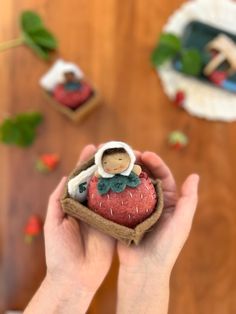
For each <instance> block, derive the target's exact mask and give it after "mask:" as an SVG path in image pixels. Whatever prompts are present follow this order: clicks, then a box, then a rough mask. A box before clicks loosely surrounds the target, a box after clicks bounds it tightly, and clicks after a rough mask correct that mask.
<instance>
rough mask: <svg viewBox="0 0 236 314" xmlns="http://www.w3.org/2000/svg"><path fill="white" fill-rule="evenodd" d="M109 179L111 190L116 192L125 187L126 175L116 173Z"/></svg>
mask: <svg viewBox="0 0 236 314" xmlns="http://www.w3.org/2000/svg"><path fill="white" fill-rule="evenodd" d="M110 180H111V190H112V191H113V192H116V193H120V192H122V191H124V189H125V188H126V183H127V177H125V176H121V175H116V176H114V177H113V178H111V179H110Z"/></svg>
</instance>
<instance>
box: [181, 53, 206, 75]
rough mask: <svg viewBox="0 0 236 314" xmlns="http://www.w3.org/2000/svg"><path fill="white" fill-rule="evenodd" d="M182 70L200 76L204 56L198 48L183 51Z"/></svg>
mask: <svg viewBox="0 0 236 314" xmlns="http://www.w3.org/2000/svg"><path fill="white" fill-rule="evenodd" d="M181 63H182V69H181V71H182V72H183V73H185V74H188V75H193V76H198V75H199V74H200V72H201V70H202V58H201V55H200V53H199V51H198V50H196V49H190V50H184V51H183V52H182V53H181Z"/></svg>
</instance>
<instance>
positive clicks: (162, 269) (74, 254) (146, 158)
mask: <svg viewBox="0 0 236 314" xmlns="http://www.w3.org/2000/svg"><path fill="white" fill-rule="evenodd" d="M95 152H96V147H95V146H94V145H88V146H86V147H85V148H84V149H83V151H82V153H81V155H80V158H79V163H82V162H84V161H85V160H87V159H88V158H89V157H91V156H92V155H93V154H94V153H95ZM136 154H137V159H138V161H140V162H141V164H143V165H144V166H145V167H146V168H147V169H149V171H150V172H151V173H152V176H153V177H154V178H159V179H160V180H161V181H162V187H163V192H164V211H163V214H162V216H161V218H160V220H159V222H158V223H157V225H156V226H155V228H154V229H153V230H152V232H150V233H149V234H147V235H146V236H145V238H144V239H143V241H142V242H141V244H140V245H139V246H137V247H136V246H131V247H126V246H125V245H123V244H121V243H117V242H116V241H115V240H114V239H112V238H111V237H109V236H106V235H105V234H102V233H100V232H99V231H97V230H95V229H93V228H92V227H90V226H88V225H86V224H84V223H83V222H79V223H78V221H76V220H75V219H74V218H72V217H67V216H66V215H65V214H64V213H63V211H62V208H61V205H60V197H61V194H62V190H63V188H64V186H65V183H66V178H63V179H62V180H61V182H60V183H59V185H58V186H57V188H56V189H55V191H54V192H53V193H52V195H51V196H50V200H49V205H48V211H47V217H46V222H45V248H46V263H47V275H46V281H47V282H49V284H50V286H51V287H55V288H53V289H54V293H56V294H57V295H58V297H61V296H62V295H63V296H64V297H65V293H66V291H67V294H69V293H71V291H72V290H73V289H74V291H77V293H78V295H82V296H83V300H84V301H83V302H84V308H83V309H82V305H81V308H80V310H81V313H82V312H83V313H85V312H86V310H87V308H88V306H89V304H90V302H91V300H92V298H93V296H94V294H95V293H96V291H97V289H98V288H99V286H100V285H101V283H102V282H103V280H104V278H105V276H106V275H107V273H108V271H109V269H110V266H111V263H112V259H113V254H114V251H115V249H117V252H118V257H119V261H120V269H119V278H118V312H120V313H128V311H129V310H131V307H132V311H133V313H138V311H137V310H134V307H135V306H138V305H137V300H138V299H139V295H138V294H142V298H141V299H142V305H139V310H140V313H142V310H141V308H142V307H143V311H144V307H145V306H147V305H148V304H149V306H151V302H152V296H151V294H152V291H155V292H156V294H155V293H154V297H155V298H158V297H159V298H160V299H162V303H163V304H159V305H160V307H162V310H161V308H160V309H159V311H157V312H158V313H165V311H167V306H168V285H169V276H170V273H171V270H172V268H173V265H174V263H175V261H176V259H177V257H178V255H179V253H180V251H181V249H182V247H183V245H184V243H185V241H186V239H187V237H188V234H189V232H190V229H191V225H192V220H193V216H194V213H195V209H196V205H197V189H198V181H199V177H198V175H195V174H193V175H190V176H189V177H188V178H187V179H186V181H185V182H184V184H183V186H182V188H181V194H180V197H178V196H177V191H176V184H175V180H174V178H173V176H172V174H171V172H170V170H169V169H168V167H167V166H166V165H165V163H164V162H163V161H162V160H161V159H160V157H158V156H157V155H156V154H154V153H151V152H144V153H140V152H136ZM158 285H159V287H158ZM160 286H162V287H160ZM159 288H160V289H162V290H163V293H164V294H165V296H163V295H161V294H160V293H159V292H158V291H159V290H158V289H159ZM146 289H147V290H146ZM144 291H150V295H149V296H148V298H149V300H147V302H146V303H145V300H144V299H143V292H144ZM68 298H69V296H68ZM135 300H136V301H135ZM78 302H79V298H78ZM154 302H155V301H154ZM160 302H161V301H160ZM119 303H120V304H119ZM145 304H146V305H145ZM68 313H69V312H68ZM145 313H146V312H145ZM147 313H149V312H148V311H147ZM150 313H153V312H151V311H150Z"/></svg>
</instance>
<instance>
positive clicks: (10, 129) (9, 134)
mask: <svg viewBox="0 0 236 314" xmlns="http://www.w3.org/2000/svg"><path fill="white" fill-rule="evenodd" d="M0 139H1V141H2V142H3V143H5V144H14V143H16V142H17V141H18V139H19V132H18V129H17V126H16V125H15V123H14V121H12V120H10V119H5V121H4V122H3V123H2V124H1V126H0Z"/></svg>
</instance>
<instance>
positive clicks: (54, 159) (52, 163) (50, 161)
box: [36, 154, 59, 173]
mask: <svg viewBox="0 0 236 314" xmlns="http://www.w3.org/2000/svg"><path fill="white" fill-rule="evenodd" d="M58 163H59V156H58V155H57V154H43V155H41V156H40V157H39V158H38V160H37V161H36V169H37V170H38V171H39V172H43V173H48V172H51V171H53V170H54V169H55V168H56V167H57V165H58Z"/></svg>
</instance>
